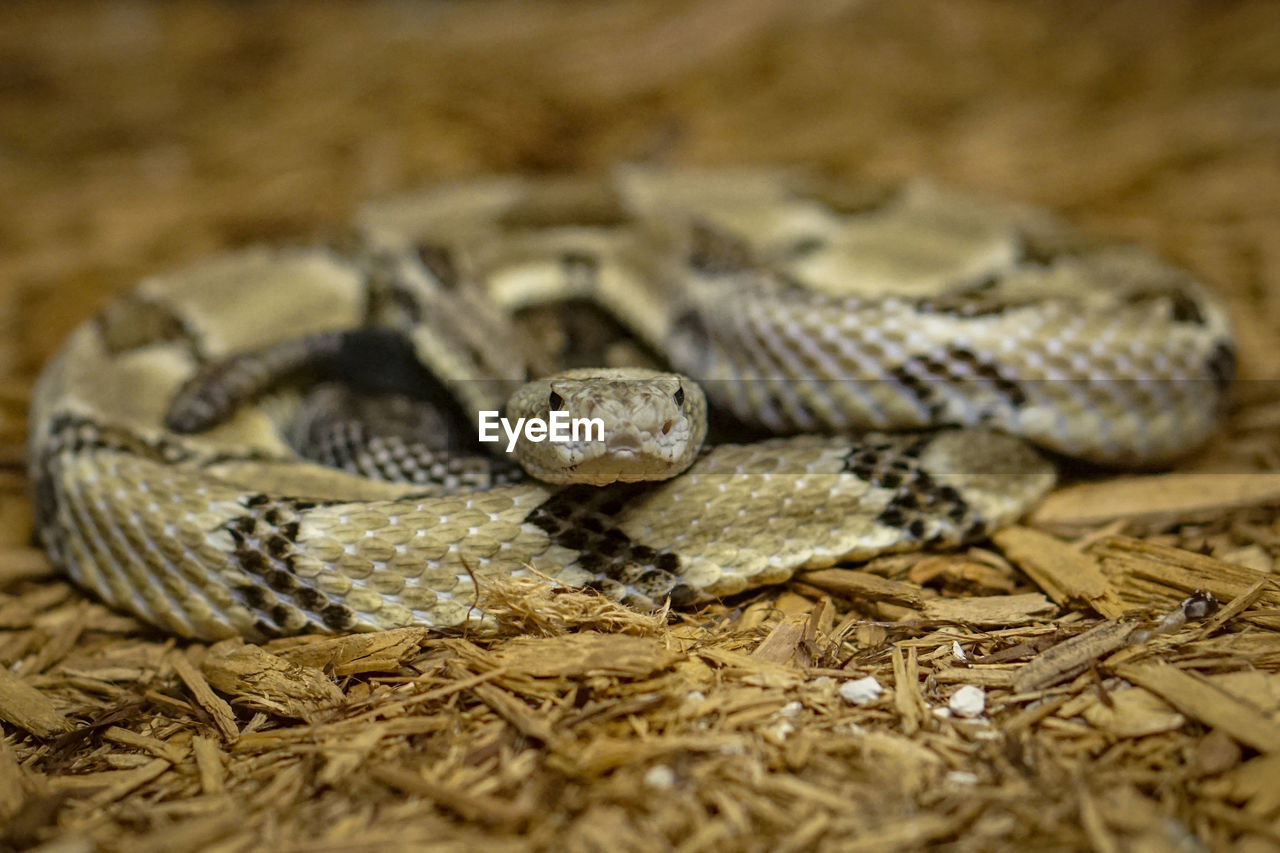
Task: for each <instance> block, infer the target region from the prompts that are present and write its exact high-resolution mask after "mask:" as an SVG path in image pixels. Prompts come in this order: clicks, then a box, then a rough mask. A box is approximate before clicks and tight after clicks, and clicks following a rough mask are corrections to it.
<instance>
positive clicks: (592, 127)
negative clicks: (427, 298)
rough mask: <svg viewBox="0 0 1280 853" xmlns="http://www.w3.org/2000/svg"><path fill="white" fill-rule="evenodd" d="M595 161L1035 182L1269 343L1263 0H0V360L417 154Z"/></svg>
mask: <svg viewBox="0 0 1280 853" xmlns="http://www.w3.org/2000/svg"><path fill="white" fill-rule="evenodd" d="M621 161H646V162H658V163H663V162H670V163H697V164H713V163H740V162H747V163H755V162H788V163H804V164H811V165H815V166H818V167H821V168H825V169H828V170H831V171H834V172H836V173H843V174H854V175H869V176H872V177H876V178H885V177H889V178H892V177H896V176H906V175H911V174H926V175H929V176H932V177H934V178H936V179H941V180H945V181H947V182H950V183H953V184H957V185H960V186H963V187H967V188H971V189H974V190H978V191H980V192H985V193H990V194H1000V195H1008V196H1013V197H1016V198H1020V199H1025V200H1029V201H1035V202H1040V203H1043V204H1046V205H1049V206H1051V207H1053V208H1056V209H1058V210H1059V211H1062V212H1064V213H1066V214H1067V215H1068V216H1069V217H1070V218H1071V219H1073V220H1074V221H1076V222H1077V223H1079V224H1081V225H1082V226H1084V227H1085V228H1087V229H1089V230H1091V231H1095V232H1097V233H1103V234H1113V235H1116V236H1119V237H1122V238H1132V239H1136V240H1139V241H1142V242H1144V243H1146V244H1148V245H1150V246H1153V247H1154V248H1156V249H1158V250H1160V251H1162V252H1164V253H1165V254H1167V255H1170V256H1172V257H1174V258H1175V259H1176V260H1178V261H1180V262H1182V263H1184V264H1186V265H1188V266H1190V267H1191V268H1192V269H1194V270H1195V271H1196V272H1197V273H1198V274H1199V275H1201V276H1202V277H1203V278H1204V279H1206V280H1208V281H1209V282H1210V283H1212V284H1213V285H1214V286H1215V287H1218V288H1220V289H1223V290H1227V291H1229V292H1231V293H1232V294H1233V295H1234V296H1235V297H1236V299H1237V305H1238V306H1239V307H1240V308H1242V310H1237V316H1238V318H1239V319H1240V321H1241V323H1242V325H1243V327H1244V329H1243V332H1244V336H1245V352H1244V361H1245V370H1246V372H1247V373H1249V374H1251V375H1259V374H1265V373H1266V372H1267V371H1266V368H1267V365H1268V364H1270V363H1272V361H1273V354H1272V351H1271V350H1270V349H1268V347H1270V346H1271V338H1272V337H1273V336H1274V331H1275V330H1276V329H1278V328H1280V322H1278V321H1280V239H1276V238H1277V237H1280V228H1278V227H1277V224H1278V223H1277V219H1278V217H1280V207H1277V204H1276V199H1277V198H1280V4H1277V3H1275V2H1270V0H1257V1H1256V2H1199V3H1197V2H1187V0H1128V2H1114V0H1099V1H1098V2H1094V1H1093V0H1072V1H1071V2H1014V0H1009V2H1004V0H950V2H946V3H941V2H926V1H925V0H902V1H901V2H892V3H889V2H874V1H873V0H862V1H861V2H860V0H810V1H809V2H805V3H794V2H786V0H601V2H590V3H588V2H575V0H550V1H549V2H528V0H483V2H443V1H441V2H403V0H401V2H391V1H390V0H389V1H388V2H373V3H352V2H324V1H323V0H322V1H321V2H309V3H305V4H304V3H296V4H293V3H275V2H272V3H265V2H264V3H253V2H221V3H216V2H140V0H129V2H60V3H42V2H25V3H24V2H7V3H5V4H4V6H3V8H2V9H0V197H2V198H3V199H4V204H3V205H2V206H0V306H2V307H0V323H2V324H3V325H2V326H0V331H3V332H4V334H3V335H2V336H0V337H2V338H3V341H0V375H8V376H10V377H13V378H14V379H15V380H16V381H18V382H21V381H23V377H29V376H30V375H31V372H32V371H33V370H34V369H35V368H36V366H37V365H38V364H39V363H40V362H42V361H43V359H44V358H45V357H46V356H47V355H48V354H49V353H50V352H51V351H52V349H53V348H54V347H55V346H56V345H57V343H58V342H59V341H60V340H61V338H62V337H63V335H64V334H65V333H66V332H67V331H68V330H69V328H70V326H71V325H72V324H74V323H75V322H77V321H79V320H80V319H82V318H83V317H85V316H87V314H88V313H90V311H91V310H92V309H93V308H94V307H96V306H97V305H99V304H101V303H102V302H103V301H104V300H105V299H106V298H107V297H108V296H109V295H110V294H111V293H113V292H115V291H118V290H119V289H121V288H123V287H125V286H127V285H128V284H129V283H130V282H131V281H132V280H134V279H135V278H136V277H138V276H140V275H142V274H145V273H147V272H151V271H155V270H157V269H159V268H163V267H166V266H173V265H175V264H178V263H181V262H182V261H183V260H185V259H189V258H191V257H194V256H196V255H198V254H202V253H206V252H209V251H211V250H215V249H218V248H221V247H225V246H231V245H239V244H244V243H248V242H253V241H258V240H274V241H280V240H308V239H313V238H315V237H317V236H322V235H324V234H327V233H332V232H333V231H334V230H335V229H336V228H337V227H338V225H339V224H340V223H341V222H342V221H343V220H344V218H345V217H346V216H347V215H348V214H349V213H350V212H351V210H352V209H353V208H354V206H355V205H356V204H358V203H359V202H360V201H361V200H363V199H366V198H369V197H372V196H377V195H379V194H383V193H387V192H390V191H396V190H402V189H405V188H410V187H413V186H417V185H421V184H425V183H429V182H431V181H433V180H437V179H441V178H454V177H459V176H465V175H473V174H482V173H492V172H513V171H514V172H525V173H532V172H549V171H564V170H581V169H592V168H603V167H606V166H608V165H610V164H613V163H617V162H621ZM1278 373H1280V370H1273V371H1271V374H1272V375H1274V374H1278Z"/></svg>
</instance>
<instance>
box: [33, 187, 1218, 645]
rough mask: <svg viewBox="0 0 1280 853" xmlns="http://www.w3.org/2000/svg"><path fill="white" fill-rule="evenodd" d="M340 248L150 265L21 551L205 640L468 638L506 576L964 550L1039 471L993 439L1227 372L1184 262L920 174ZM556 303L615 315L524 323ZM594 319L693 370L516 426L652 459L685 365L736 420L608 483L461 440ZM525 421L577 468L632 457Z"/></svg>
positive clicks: (531, 394) (419, 201)
mask: <svg viewBox="0 0 1280 853" xmlns="http://www.w3.org/2000/svg"><path fill="white" fill-rule="evenodd" d="M358 234H359V236H358V238H357V239H356V240H354V241H353V242H352V243H351V245H349V246H347V247H346V248H344V249H342V250H338V249H336V248H300V249H289V250H269V249H249V250H243V251H238V252H235V253H231V254H226V255H222V256H218V257H215V258H213V259H211V260H209V261H207V262H205V263H202V264H199V265H197V266H195V267H192V268H190V269H187V270H185V271H182V272H178V273H173V274H169V275H162V276H157V277H154V278H149V279H147V280H144V281H143V282H141V283H140V284H139V285H138V286H137V288H136V289H135V290H133V291H132V292H131V293H130V294H129V295H127V296H124V297H123V298H121V299H119V300H117V301H116V302H114V303H112V304H110V305H108V306H107V307H106V308H105V309H104V310H103V311H101V312H100V313H99V314H98V315H97V316H96V317H94V318H93V319H92V320H90V321H88V322H86V323H85V324H84V325H82V326H81V327H80V328H79V329H78V330H76V331H75V333H74V334H73V335H72V336H71V338H70V339H69V340H68V341H67V343H66V345H65V346H64V348H63V349H62V351H61V353H60V354H59V355H58V356H57V357H56V358H55V359H54V360H53V361H52V362H51V363H50V364H49V365H48V367H47V368H46V369H45V371H44V374H43V375H42V377H41V379H40V381H39V384H38V387H37V390H36V394H35V399H34V403H33V406H32V411H31V428H30V460H31V474H32V480H33V482H34V484H35V493H36V507H37V520H38V528H39V533H40V536H41V538H42V540H43V542H44V544H45V546H46V547H47V549H48V551H49V553H50V555H51V556H52V558H53V560H54V561H55V562H56V563H57V564H58V565H59V566H61V567H63V568H65V569H66V570H67V571H68V572H69V573H70V574H71V576H72V577H73V578H74V579H75V580H76V581H77V582H78V583H80V584H81V585H83V586H85V587H87V588H88V589H90V590H92V591H93V592H95V593H96V594H97V595H99V596H100V597H101V598H102V599H104V600H105V601H107V602H109V603H110V604H112V605H115V606H117V607H120V608H123V609H125V610H128V611H131V612H132V613H134V614H136V615H137V616H139V617H141V618H142V619H144V620H146V621H149V622H151V623H154V624H156V625H158V626H161V627H162V628H165V629H167V630H170V631H173V632H175V633H178V634H182V635H186V636H192V637H200V638H219V637H225V636H229V635H236V634H241V635H245V636H248V637H251V638H262V637H269V636H276V635H280V634H288V633H294V632H298V631H303V630H309V629H318V630H335V631H346V630H368V629H377V628H389V627H395V626H403V625H424V626H430V627H433V628H440V629H446V628H456V627H459V626H463V625H474V626H475V627H484V626H485V625H486V624H488V623H489V622H490V621H491V620H490V618H489V616H488V615H487V614H486V612H485V611H484V609H483V606H482V603H481V604H479V605H478V604H477V602H482V601H483V595H482V593H483V591H484V588H485V586H486V585H487V584H489V583H492V582H495V581H498V580H500V579H503V578H507V577H519V576H531V577H544V578H546V579H548V580H549V581H551V582H555V583H561V584H565V585H570V586H593V587H595V588H597V589H600V590H601V591H603V592H605V593H606V594H609V595H611V596H614V597H616V598H620V599H623V600H626V601H628V602H630V603H635V604H638V605H641V606H648V605H654V604H658V603H661V602H662V601H663V600H665V599H667V598H670V599H671V600H672V601H673V602H674V603H676V604H678V605H679V604H687V603H692V602H696V601H699V600H703V599H706V598H709V597H712V596H723V595H728V594H732V593H736V592H739V591H742V590H744V589H748V588H750V587H754V586H758V585H762V584H769V583H776V582H780V581H782V580H784V579H786V578H787V577H789V576H790V575H791V574H792V573H793V572H794V571H795V570H796V569H798V568H801V567H818V566H829V565H832V564H835V563H837V562H839V561H844V560H858V559H864V558H867V557H870V556H872V555H875V554H878V553H883V552H886V551H893V550H903V549H909V548H921V547H941V546H946V545H954V544H958V543H962V542H965V541H969V540H972V539H974V538H979V537H981V536H982V535H983V534H984V533H986V532H987V531H989V530H991V529H993V528H994V527H996V526H998V525H1000V524H1003V523H1006V522H1008V521H1009V520H1011V519H1013V518H1015V517H1017V516H1018V515H1019V514H1020V513H1021V512H1023V511H1024V510H1025V508H1026V507H1027V506H1028V505H1029V504H1030V503H1032V502H1033V501H1034V500H1036V499H1037V498H1038V497H1039V496H1040V495H1041V494H1043V492H1044V491H1046V490H1047V489H1048V488H1049V486H1050V484H1051V483H1052V478H1053V472H1052V468H1051V466H1050V465H1049V464H1048V463H1047V462H1045V461H1044V460H1043V459H1042V457H1041V456H1040V455H1039V454H1037V453H1036V452H1035V451H1033V450H1031V449H1029V447H1028V446H1027V445H1026V444H1025V443H1024V442H1023V441H1021V440H1019V439H1017V438H1013V437H1010V436H1021V437H1023V438H1025V439H1027V440H1029V441H1031V442H1034V443H1036V444H1039V445H1041V446H1042V447H1045V448H1048V449H1049V450H1051V451H1054V452H1057V453H1063V454H1070V455H1073V456H1079V457H1083V458H1086V459H1090V460H1094V461H1097V462H1102V463H1106V464H1119V465H1133V464H1138V465H1145V464H1151V463H1157V462H1160V461H1163V460H1167V459H1170V458H1172V457H1174V456H1176V455H1177V454H1179V453H1181V452H1183V451H1185V450H1187V449H1188V448H1191V447H1193V446H1194V445H1196V444H1197V443H1199V442H1201V441H1202V440H1204V439H1205V437H1206V436H1207V435H1208V434H1209V433H1210V431H1211V430H1212V428H1213V425H1214V419H1215V415H1216V412H1217V410H1218V408H1219V405H1220V402H1221V399H1222V396H1223V394H1224V392H1225V389H1226V386H1227V384H1228V382H1229V380H1230V378H1231V375H1232V373H1233V350H1232V342H1231V336H1230V329H1229V325H1228V322H1227V319H1226V317H1225V314H1224V312H1223V310H1222V308H1221V307H1220V306H1219V305H1218V304H1217V303H1216V302H1215V301H1214V300H1213V299H1212V298H1211V297H1210V296H1209V295H1208V294H1207V293H1206V292H1205V291H1204V290H1203V289H1202V288H1201V287H1200V286H1198V285H1197V284H1196V283H1194V282H1192V281H1191V280H1189V278H1188V277H1187V276H1186V275H1185V274H1184V273H1182V272H1180V271H1178V270H1176V269H1173V268H1170V267H1168V266H1166V265H1164V264H1163V263H1161V262H1159V261H1157V260H1155V259H1154V258H1152V257H1151V256H1150V255H1148V254H1146V253H1144V252H1142V251H1139V250H1136V249H1132V248H1110V247H1095V246H1093V245H1091V244H1088V243H1086V242H1084V241H1082V240H1080V239H1079V238H1077V237H1075V236H1074V235H1072V234H1071V233H1070V232H1069V231H1068V230H1066V229H1065V228H1063V227H1062V226H1060V225H1058V224H1057V223H1056V222H1054V221H1053V220H1052V219H1051V218H1049V217H1048V216H1047V215H1045V214H1043V213H1040V212H1037V211H1034V210H1028V209H1025V208H1020V207H1017V206H1014V205H1008V204H1002V203H998V202H990V201H982V200H977V199H973V198H969V197H966V196H962V195H958V194H955V193H951V192H947V191H944V190H940V189H937V188H935V187H932V186H929V185H925V184H908V185H905V186H900V187H896V188H874V189H868V188H864V187H843V186H837V185H834V184H830V183H820V182H813V181H809V180H808V179H806V178H804V177H802V176H798V175H795V174H792V173H789V172H781V171H770V170H739V171H723V172H672V171H657V170H643V169H634V170H623V171H620V172H618V173H617V174H615V175H613V176H611V177H608V178H601V179H588V178H582V179H573V180H544V181H536V182H535V181H525V180H519V179H493V180H488V181H479V182H474V183H466V184H458V185H455V186H444V187H440V188H438V189H436V190H433V191H431V192H428V193H425V194H421V195H417V196H411V197H406V198H403V199H398V200H392V201H388V202H384V203H381V204H377V205H374V206H371V207H369V208H368V209H366V210H365V211H364V212H363V213H362V214H361V216H360V218H359V222H358ZM553 303H558V304H560V305H562V306H569V307H570V308H571V309H572V310H571V311H566V312H565V313H566V314H567V315H568V316H569V317H576V316H579V314H578V312H579V311H580V310H581V311H584V312H586V311H588V310H589V311H595V312H602V313H603V315H605V316H604V317H603V318H602V317H600V316H597V315H596V314H587V315H586V316H588V317H589V319H587V320H585V321H581V320H571V321H567V322H569V323H570V325H568V326H567V327H560V326H557V325H556V324H554V323H553V324H550V325H548V324H547V322H546V316H547V315H545V314H543V313H540V312H543V311H544V310H546V308H547V306H548V305H551V304H553ZM551 316H559V315H558V314H554V313H553V314H552V315H551ZM575 322H576V323H577V325H576V326H574V325H573V323H575ZM606 324H617V325H619V326H620V327H621V328H623V329H625V331H626V332H627V333H628V336H629V340H630V343H625V342H624V343H623V344H618V343H617V342H615V341H614V340H612V337H611V335H606V336H604V337H603V343H602V344H601V345H600V346H599V348H598V349H597V350H594V351H592V352H591V355H590V356H587V357H588V358H598V359H604V360H610V361H617V362H618V363H621V364H633V363H635V362H636V361H637V360H640V361H643V360H644V359H643V358H640V356H645V357H646V358H648V357H652V356H654V355H656V357H657V359H658V360H659V361H661V362H665V363H666V364H667V365H669V366H671V367H673V368H674V369H676V370H678V371H680V374H681V375H679V376H668V375H661V376H657V375H654V376H650V375H649V374H644V373H642V372H637V371H636V370H631V371H623V372H622V373H617V374H614V373H607V374H604V376H603V378H601V379H598V380H583V379H582V378H581V377H582V376H583V374H576V378H575V377H574V376H570V377H569V378H568V379H563V378H562V379H556V380H552V381H546V380H544V381H543V384H541V385H537V386H533V388H534V390H533V391H525V392H523V393H524V395H525V397H527V398H528V399H529V400H531V401H532V405H533V406H535V408H536V407H537V406H538V405H539V404H541V405H542V406H543V408H542V411H544V412H545V411H547V410H548V409H558V408H562V407H568V408H573V407H576V410H577V411H579V412H582V411H589V412H592V413H595V414H597V415H600V416H601V417H602V419H603V420H605V421H607V423H606V425H605V432H606V435H609V434H613V435H614V436H624V437H623V438H618V439H617V441H618V442H621V444H619V445H618V447H616V448H614V449H615V450H618V451H619V453H620V454H621V456H623V457H645V458H646V459H647V461H645V462H644V463H643V465H652V464H657V463H654V462H653V459H652V458H649V457H648V456H646V454H649V455H650V456H653V455H655V454H656V456H662V455H663V454H667V455H668V456H670V455H673V454H678V453H685V452H686V451H685V450H683V449H681V450H677V451H672V450H671V449H670V448H669V447H665V446H661V447H660V446H658V445H661V444H662V443H663V442H664V441H668V439H670V441H675V439H681V440H685V439H688V440H690V441H691V442H692V443H693V444H694V445H696V443H697V442H696V440H697V439H698V438H700V436H699V435H696V434H695V433H698V432H699V431H700V430H701V427H700V426H697V423H700V421H698V420H697V418H696V417H695V416H696V415H698V414H699V413H698V412H697V411H694V409H696V408H697V407H698V406H699V405H701V403H700V402H699V401H701V400H702V394H701V393H700V392H698V391H697V388H698V386H697V385H695V384H693V383H692V382H690V380H689V379H688V377H694V378H696V379H697V380H699V381H700V382H701V383H702V387H703V388H704V389H705V392H706V397H707V399H708V400H709V401H710V403H711V405H712V408H713V409H714V410H715V411H716V412H718V413H720V415H719V417H718V420H717V423H719V424H721V425H720V426H717V427H716V429H717V430H721V431H722V432H723V433H727V434H729V435H734V434H735V431H736V434H737V435H743V434H745V435H747V436H748V437H749V438H750V440H748V441H745V442H740V443H721V444H716V445H714V446H712V447H711V449H709V450H704V451H702V452H701V454H700V455H698V456H697V458H696V461H693V460H694V457H693V456H692V455H690V456H688V457H687V458H684V459H682V460H678V461H677V462H676V463H675V465H676V468H675V469H671V470H664V471H663V472H661V473H658V475H657V476H659V477H662V476H666V477H669V479H665V480H662V481H661V482H654V483H650V482H644V483H630V482H620V483H616V484H614V485H608V486H594V485H572V484H571V485H551V484H547V483H543V482H539V481H537V480H534V479H531V478H529V477H527V476H524V475H521V474H520V473H519V472H518V471H517V470H516V469H515V468H514V467H513V466H512V465H511V464H510V463H509V461H508V458H507V455H506V454H505V453H503V450H504V449H505V447H504V444H503V443H501V442H500V443H499V444H496V445H485V446H481V445H479V444H477V443H476V437H477V432H476V430H477V420H476V419H477V413H478V412H480V411H481V410H500V409H502V401H503V400H505V399H506V398H507V396H508V395H509V394H511V393H512V392H513V391H514V390H515V389H517V388H518V387H519V386H520V385H521V384H522V383H524V382H525V381H526V380H528V379H529V378H531V377H537V376H540V375H544V373H545V371H548V370H551V369H553V368H554V367H556V366H558V363H559V364H562V363H565V362H568V363H573V362H574V360H575V359H578V358H579V356H578V355H577V354H576V353H577V350H576V349H575V348H577V347H578V345H579V343H580V340H579V339H582V338H587V337H590V336H591V335H590V334H586V333H581V334H580V331H581V330H582V329H587V330H588V331H589V332H590V333H591V334H595V333H596V332H597V331H598V330H600V329H602V328H605V326H606ZM566 329H567V331H566ZM548 330H550V331H548ZM557 335H558V336H559V337H557ZM565 341H567V342H568V344H567V345H566V344H565ZM588 349H589V348H588ZM619 353H621V355H619ZM637 354H639V355H637ZM570 398H572V399H570ZM428 403H431V405H428ZM583 407H585V408H583ZM508 414H510V412H508ZM686 416H688V423H686V421H685V418H686ZM724 424H727V425H728V426H724ZM938 427H955V428H951V429H942V430H938V429H937V428H938ZM926 429H927V430H928V431H925V430H926ZM865 430H877V431H881V430H884V431H893V432H892V434H880V433H871V434H862V433H863V431H865ZM766 432H767V433H776V434H777V437H761V434H762V433H766ZM842 433H845V434H851V433H858V434H859V436H858V437H856V438H850V437H846V436H845V435H842ZM522 441H523V444H524V445H526V447H525V448H524V449H525V450H531V451H533V452H534V453H535V455H536V454H537V453H541V452H546V451H553V452H555V453H560V454H564V453H567V454H569V455H568V456H567V457H565V459H567V461H565V460H561V461H559V462H557V461H552V462H551V463H548V464H551V465H552V466H555V465H567V466H568V467H569V468H574V467H575V466H577V467H579V468H581V469H582V470H584V471H587V470H588V469H590V470H592V471H594V474H591V475H590V477H589V479H591V478H594V479H593V480H592V481H593V482H599V481H602V480H607V479H609V478H610V477H612V476H615V475H617V474H618V472H621V471H622V470H623V469H624V468H625V466H624V465H622V463H619V462H617V456H616V455H615V456H613V457H610V459H607V460H604V461H601V460H600V459H594V460H589V459H588V458H587V457H588V456H590V455H591V453H593V452H594V451H592V450H591V448H590V447H585V446H578V447H576V448H574V447H565V446H556V447H552V445H551V444H550V443H542V444H539V445H537V446H532V445H531V443H530V442H528V441H527V440H522ZM619 448H620V450H619ZM655 448H656V449H655ZM489 449H496V453H494V454H488V453H487V452H486V451H487V450H489ZM651 450H652V451H653V453H652V454H650V451H651ZM688 452H689V453H692V452H693V451H688ZM575 453H576V454H577V455H576V456H575V455H574V454H575ZM584 454H585V455H584ZM690 461H692V466H691V467H689V468H688V470H686V471H684V472H683V473H680V474H677V475H675V476H671V474H672V470H679V469H680V467H682V466H688V465H689V463H690ZM322 463H323V464H322ZM662 464H666V463H665V462H664V463H662ZM643 465H642V467H643ZM615 469H616V470H615ZM622 476H623V478H624V479H625V478H626V475H625V474H622Z"/></svg>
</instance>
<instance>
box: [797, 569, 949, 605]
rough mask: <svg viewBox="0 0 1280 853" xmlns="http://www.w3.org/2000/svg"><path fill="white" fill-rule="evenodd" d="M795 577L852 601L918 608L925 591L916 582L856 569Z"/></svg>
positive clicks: (812, 573) (826, 570)
mask: <svg viewBox="0 0 1280 853" xmlns="http://www.w3.org/2000/svg"><path fill="white" fill-rule="evenodd" d="M795 579H796V580H797V581H802V582H804V583H807V584H809V585H811V586H815V587H817V588H819V589H821V590H825V591H826V592H829V593H831V594H832V595H835V596H839V597H840V598H847V599H851V600H855V601H888V602H890V603H892V604H900V605H902V606H903V607H914V608H918V607H920V606H921V605H922V604H924V600H925V596H924V590H923V589H922V588H921V587H919V586H916V585H915V584H910V583H902V582H901V581H891V580H887V579H885V578H882V577H880V576H879V575H873V574H871V573H869V572H860V571H857V570H855V569H817V570H815V571H811V572H800V573H799V574H797V575H796V577H795Z"/></svg>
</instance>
